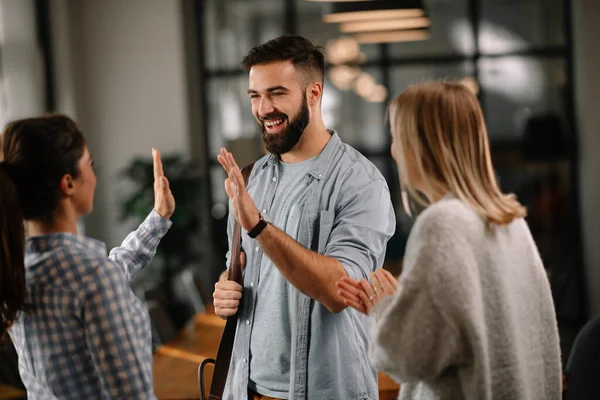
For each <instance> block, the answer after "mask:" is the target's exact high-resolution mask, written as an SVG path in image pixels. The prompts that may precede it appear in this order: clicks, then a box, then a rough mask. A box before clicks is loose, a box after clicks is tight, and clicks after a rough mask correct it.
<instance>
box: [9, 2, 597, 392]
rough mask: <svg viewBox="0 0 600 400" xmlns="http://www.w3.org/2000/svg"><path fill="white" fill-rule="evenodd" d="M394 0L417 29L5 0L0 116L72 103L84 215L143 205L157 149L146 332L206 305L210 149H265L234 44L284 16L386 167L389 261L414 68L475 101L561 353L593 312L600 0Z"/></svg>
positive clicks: (291, 16) (98, 228) (287, 10)
mask: <svg viewBox="0 0 600 400" xmlns="http://www.w3.org/2000/svg"><path fill="white" fill-rule="evenodd" d="M358 3H360V2H357V3H356V4H358ZM372 3H378V2H372ZM383 3H386V2H385V1H384V2H383ZM394 3H395V4H397V5H398V7H397V8H398V9H400V8H403V6H402V3H403V1H400V0H398V1H395V2H394ZM405 3H411V6H410V7H409V8H415V7H417V8H422V13H421V14H422V15H415V16H414V17H413V20H412V24H413V25H410V24H409V25H406V26H404V29H408V27H410V26H414V27H416V29H412V30H409V31H408V32H407V31H406V30H403V31H400V32H399V31H398V28H399V27H400V28H402V26H396V28H395V29H394V32H386V31H377V32H372V31H373V30H374V29H383V27H381V26H379V27H373V26H372V25H371V26H369V25H366V26H365V25H360V24H358V25H357V24H354V25H352V24H344V23H334V22H326V21H325V20H328V19H329V18H328V17H327V16H329V17H331V14H328V10H330V7H333V6H334V5H335V2H331V1H330V2H327V1H308V0H0V122H1V123H2V125H4V124H5V123H6V122H7V121H9V120H11V119H14V118H18V117H23V116H31V115H38V114H41V113H45V112H60V113H66V114H68V115H69V116H71V117H73V118H74V119H75V120H76V121H78V123H79V125H80V127H81V129H82V131H83V132H84V134H85V136H86V138H87V140H88V145H89V148H90V151H91V153H92V155H93V157H94V159H95V162H96V165H97V167H96V173H97V175H98V189H97V191H96V200H95V210H94V211H93V213H92V214H91V215H89V216H88V217H86V218H85V220H84V221H82V224H81V230H82V232H84V233H85V234H87V235H89V236H92V237H94V238H97V239H100V240H102V241H105V242H106V243H107V244H108V246H111V247H112V246H116V245H118V244H119V243H120V241H121V240H122V239H123V238H124V237H125V236H126V234H127V233H128V232H129V231H131V230H132V229H134V228H135V227H136V226H137V224H138V223H139V221H140V218H142V217H143V215H144V214H145V213H147V212H148V211H149V210H150V208H149V204H151V203H149V202H148V200H149V198H148V188H149V186H148V185H150V184H151V181H150V180H149V178H148V177H149V175H148V174H149V173H150V172H151V171H150V169H149V168H150V165H151V164H150V150H151V148H152V147H156V148H158V149H160V150H161V151H162V153H163V155H164V157H165V158H166V163H167V165H166V167H167V170H166V172H167V174H168V175H169V178H170V179H171V182H172V188H173V191H174V194H175V196H176V199H177V201H178V209H177V211H176V214H175V216H174V221H175V225H174V230H173V231H172V232H171V233H170V234H169V235H167V239H165V242H164V243H163V244H161V247H160V249H159V254H158V255H157V257H156V259H155V260H154V261H153V263H152V264H151V265H150V266H149V267H148V268H147V269H146V270H145V271H143V272H142V273H141V274H140V275H139V276H138V277H137V278H136V280H135V281H134V282H133V288H134V290H135V292H136V294H137V295H138V296H139V297H140V298H142V299H144V300H145V301H146V302H147V304H148V307H149V309H150V311H151V315H152V317H153V320H154V328H155V332H154V336H155V342H156V345H159V344H160V343H163V342H165V341H168V340H169V339H171V338H173V337H174V336H176V333H177V332H178V331H179V330H180V329H181V328H182V327H183V326H184V325H185V323H186V322H187V321H188V320H190V319H191V318H192V317H193V315H194V314H196V313H199V312H202V311H204V310H205V308H206V307H207V306H208V307H209V303H210V301H211V298H212V290H213V289H212V288H213V285H214V282H215V281H216V280H217V277H218V275H219V274H220V273H221V272H222V271H223V269H224V267H225V264H224V262H225V261H224V255H225V252H226V250H227V237H226V228H225V226H226V218H227V197H226V194H225V191H224V189H223V180H224V178H225V175H224V172H223V170H222V168H221V167H220V165H219V164H218V162H217V161H216V155H217V152H218V150H219V148H220V147H222V146H225V147H227V148H229V149H231V150H232V151H233V152H234V154H235V156H236V157H237V158H238V160H239V162H240V164H245V163H249V162H252V161H253V160H255V159H257V158H258V157H260V156H261V155H262V154H263V152H262V148H261V144H260V135H259V131H258V128H257V125H256V123H255V121H254V118H253V116H252V114H251V111H250V104H249V101H248V99H247V95H246V90H247V74H246V73H245V72H244V71H243V70H242V69H241V68H240V67H239V62H240V61H241V58H242V57H243V55H244V54H245V53H246V52H247V51H248V50H249V49H250V48H251V47H252V46H255V45H258V44H260V43H263V42H265V41H267V40H269V39H271V38H274V37H276V36H278V35H281V34H285V33H296V34H301V35H304V36H306V37H308V38H309V39H311V40H313V41H315V42H316V43H317V44H320V45H322V46H324V47H325V48H326V49H327V52H326V54H327V62H328V65H327V71H326V86H325V91H324V96H323V105H322V106H323V114H324V118H325V122H326V124H327V125H328V127H330V128H332V129H335V130H337V131H338V133H339V134H340V136H341V138H342V139H343V140H344V141H345V142H347V143H349V144H351V145H352V146H354V147H356V148H357V149H359V150H360V151H361V152H362V153H363V154H364V155H366V156H367V157H368V158H369V159H371V160H372V161H373V162H374V163H375V165H377V167H378V168H379V169H380V170H381V172H382V173H383V174H384V176H385V177H386V178H387V180H388V183H389V185H390V188H391V191H392V196H393V201H394V203H395V205H396V210H397V216H398V227H397V233H396V235H395V236H394V238H392V240H391V241H390V243H389V246H388V252H387V257H386V266H385V267H386V268H388V269H390V270H391V271H393V272H395V273H398V272H399V271H400V270H401V265H402V257H403V254H404V246H405V243H406V239H407V236H408V234H409V232H410V229H411V219H410V218H408V217H407V216H406V215H405V214H404V213H403V212H402V209H401V206H400V197H399V188H398V178H397V171H396V167H395V164H394V163H393V160H392V159H391V157H390V154H389V144H390V138H389V126H388V124H387V121H386V119H385V117H386V104H387V102H388V101H389V100H390V99H391V98H392V97H393V96H395V95H397V94H398V93H400V92H401V91H402V90H404V89H405V88H406V87H407V86H408V85H410V84H411V83H415V82H419V81H423V80H430V79H453V80H460V81H462V82H463V83H464V84H465V85H468V86H469V87H470V88H471V89H472V90H473V91H474V92H476V93H477V95H478V97H479V99H480V101H481V104H482V107H483V110H484V113H485V117H486V121H487V124H488V130H489V136H490V139H491V145H492V152H493V161H494V164H495V167H496V170H497V174H498V176H499V178H500V182H501V185H502V188H503V189H504V190H505V191H507V192H514V193H516V194H517V195H518V197H519V198H520V200H521V201H522V202H523V203H524V204H525V205H526V206H527V207H528V210H529V216H528V223H529V225H530V227H531V229H532V232H533V235H534V237H535V240H536V242H537V244H538V246H539V249H540V252H541V255H542V258H543V260H544V263H545V266H546V268H547V271H548V276H549V278H550V281H551V284H552V290H553V296H554V301H555V305H556V309H557V315H558V321H559V325H560V328H561V335H562V337H561V339H562V341H563V349H564V352H565V354H564V358H565V359H566V357H567V355H568V352H569V350H570V346H571V344H572V341H573V337H574V336H575V334H576V333H577V332H578V331H579V329H580V328H581V327H582V326H583V324H584V323H585V322H586V321H587V320H588V319H589V318H591V317H592V316H594V315H597V314H598V313H600V236H599V234H598V231H599V229H600V224H599V223H600V202H599V201H598V197H599V194H600V178H598V177H597V171H599V170H600V157H598V156H597V153H598V152H599V151H600V112H598V111H597V110H596V107H597V105H598V104H600V78H599V77H598V76H597V72H594V71H598V70H600V52H598V45H597V40H598V38H599V37H600V24H598V23H597V21H598V19H599V18H600V2H598V1H596V0H571V1H570V0H423V1H422V2H421V1H408V0H407V1H406V2H405ZM373 7H377V5H375V4H374V5H373ZM365 31H367V32H365ZM149 171H150V172H149ZM176 227H177V228H176ZM0 364H2V361H0ZM0 375H1V374H0ZM0 383H1V382H0Z"/></svg>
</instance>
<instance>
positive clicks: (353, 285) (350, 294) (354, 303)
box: [336, 268, 398, 315]
mask: <svg viewBox="0 0 600 400" xmlns="http://www.w3.org/2000/svg"><path fill="white" fill-rule="evenodd" d="M370 276H371V283H369V282H368V281H367V280H366V279H362V280H360V281H357V280H355V279H352V278H349V277H347V276H346V277H343V278H342V279H341V280H340V281H338V282H337V284H336V286H337V287H338V289H339V290H338V294H339V295H340V296H341V297H342V298H343V299H344V304H345V305H346V306H348V307H352V308H354V309H356V310H358V311H360V312H361V313H363V314H366V315H369V312H370V311H371V309H372V308H373V307H374V306H375V305H376V304H377V303H379V301H380V300H381V299H382V298H384V297H386V296H391V295H393V294H394V293H396V289H398V281H397V280H396V278H394V276H393V275H392V274H390V273H389V272H388V271H386V270H384V269H383V268H379V269H377V271H375V272H371V274H370Z"/></svg>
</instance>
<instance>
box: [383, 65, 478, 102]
mask: <svg viewBox="0 0 600 400" xmlns="http://www.w3.org/2000/svg"><path fill="white" fill-rule="evenodd" d="M391 73H392V92H391V93H390V98H393V97H395V96H397V95H398V94H400V93H401V92H403V91H404V90H405V89H406V88H407V87H409V86H410V85H412V84H416V83H420V82H427V81H438V80H461V79H464V78H467V77H471V76H472V75H473V64H472V63H471V62H459V63H441V64H418V65H408V66H398V67H393V68H392V69H391Z"/></svg>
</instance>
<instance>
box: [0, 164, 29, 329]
mask: <svg viewBox="0 0 600 400" xmlns="http://www.w3.org/2000/svg"><path fill="white" fill-rule="evenodd" d="M26 294H27V286H26V283H25V229H24V226H23V212H22V210H21V205H20V203H19V197H18V195H17V188H16V187H15V184H14V182H13V180H12V178H11V165H10V164H9V163H7V162H6V161H0V338H2V337H3V336H4V335H5V334H6V332H7V331H8V328H10V326H11V325H12V324H13V323H14V322H15V320H16V319H17V317H18V316H19V313H20V312H21V311H23V310H25V308H26V305H25V301H26Z"/></svg>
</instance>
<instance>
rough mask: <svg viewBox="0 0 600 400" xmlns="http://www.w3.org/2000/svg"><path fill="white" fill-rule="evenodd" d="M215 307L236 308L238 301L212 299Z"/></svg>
mask: <svg viewBox="0 0 600 400" xmlns="http://www.w3.org/2000/svg"><path fill="white" fill-rule="evenodd" d="M213 304H214V306H215V308H230V309H233V308H235V309H237V308H238V307H239V305H240V301H239V300H221V299H214V302H213Z"/></svg>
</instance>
